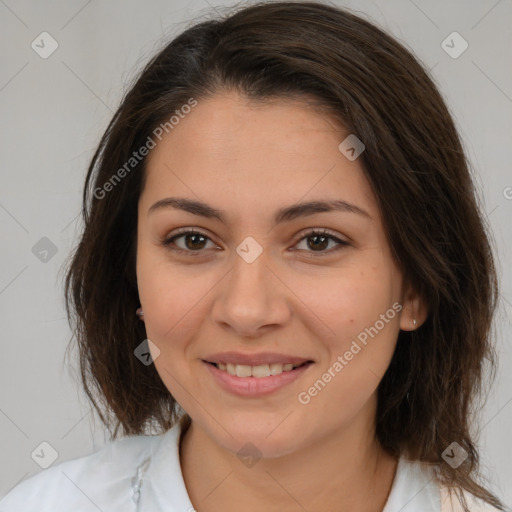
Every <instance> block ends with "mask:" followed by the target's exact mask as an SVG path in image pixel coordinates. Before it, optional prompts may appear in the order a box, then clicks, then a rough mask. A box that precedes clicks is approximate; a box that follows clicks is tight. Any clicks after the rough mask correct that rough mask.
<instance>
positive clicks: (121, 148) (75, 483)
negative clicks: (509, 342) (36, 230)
mask: <svg viewBox="0 0 512 512" xmlns="http://www.w3.org/2000/svg"><path fill="white" fill-rule="evenodd" d="M84 221H85V229H84V232H83V235H82V238H81V240H80V243H79V245H78V247H77V249H76V251H75V253H74V254H73V258H72V260H71V262H70V266H69V270H68V275H67V281H66V297H67V300H68V302H67V305H68V315H69V318H70V320H71V321H74V322H76V324H75V325H74V327H75V329H76V332H77V339H78V343H79V347H80V356H81V359H80V361H81V370H82V378H83V382H84V386H85V389H86V391H87V393H88V395H89V397H90V399H91V401H92V402H93V404H94V405H95V407H96V409H97V411H98V413H99V414H100V417H101V418H102V421H103V422H104V423H105V425H106V426H107V427H109V428H112V429H113V441H112V442H111V443H110V444H109V445H107V446H106V447H104V448H103V449H101V450H99V451H97V452H96V453H94V454H91V455H89V456H86V457H81V458H78V459H74V460H72V461H67V462H64V463H61V464H59V465H57V466H54V467H52V468H49V469H47V470H45V471H44V472H43V473H40V474H38V475H36V476H35V477H32V478H30V479H29V480H27V481H25V482H23V483H21V484H20V485H18V486H17V487H16V488H15V489H14V490H13V491H12V492H11V493H10V494H9V495H8V496H7V497H6V498H5V499H4V500H3V501H2V502H0V505H1V510H2V511H3V512H7V511H11V510H16V511H28V510H38V511H40V510H56V509H57V510H89V509H90V510H98V509H99V510H109V511H111V510H123V511H134V510H141V511H146V510H148V511H153V510H155V511H156V510H162V511H163V510H173V511H187V510H188V511H192V510H197V511H198V512H210V511H217V510H223V511H228V512H230V511H234V510H240V509H243V510H244V511H249V512H252V511H256V510H258V511H259V510H266V511H282V510H286V511H295V510H297V511H299V510H302V511H303V510H307V511H310V512H313V511H319V510H332V511H334V510H336V511H337V510H350V511H351V512H363V511H364V512H370V511H371V512H381V511H384V512H398V511H415V512H419V511H429V512H431V511H441V510H443V511H448V510H465V511H468V510H471V511H476V510H505V508H504V506H503V505H502V503H501V502H500V501H499V499H498V498H497V497H495V496H493V494H492V493H491V492H489V491H488V490H487V489H485V488H484V487H483V486H481V485H480V484H479V483H478V451H477V447H476V445H475V442H474V440H473V439H472V437H471V435H470V420H471V417H470V411H471V406H472V404H473V403H474V400H475V398H476V396H475V392H476V390H477V389H478V386H479V384H480V382H481V379H482V375H483V370H484V366H483V365H484V362H485V361H486V360H487V361H490V362H491V363H492V361H493V357H492V356H493V347H492V344H491V340H490V335H489V332H490V327H491V321H492V316H493V312H494V308H495V302H496V297H497V285H496V276H495V270H494V265H493V258H492V254H491V250H490V244H489V241H488V236H487V234H486V230H485V228H484V223H483V220H482V216H481V213H480V212H479V209H478V206H477V202H476V199H475V192H474V189H473V184H472V181H471V178H470V174H469V171H468V165H467V161H466V157H465V155H464V153H463V150H462V147H461V143H460V140H459V136H458V134H457V132H456V129H455V127H454V123H453V120H452V118H451V116H450V114H449V112H448V110H447V107H446V105H445V103H444V101H443V99H442V98H441V96H440V94H439V92H438V91H437V89H436V87H435V85H434V84H433V82H432V80H431V79H430V77H429V76H428V74H427V73H426V72H425V70H424V69H423V68H422V66H421V65H420V64H419V63H418V61H417V60H416V59H415V58H414V57H413V56H412V55H411V54H410V53H409V52H408V51H407V50H406V49H404V48H403V47H402V46H401V45H400V44H399V43H397V42H396V41H395V40H394V39H393V38H391V37H390V36H389V35H387V34H385V33H383V32H382V31H381V30H380V29H378V28H377V27H375V26H374V25H372V24H370V23H369V22H367V21H365V20H363V19H361V18H359V17H357V16H355V15H354V14H351V13H350V12H347V11H344V10H341V9H337V8H334V7H331V6H328V5H324V4H321V3H311V2H276V3H262V4H256V5H253V6H250V7H246V8H244V9H240V10H238V11H237V12H235V13H233V14H231V15H230V16H228V17H225V18H224V19H221V20H212V21H206V22H202V23H200V24H197V25H195V26H193V27H191V28H190V29H188V30H186V31H185V32H184V33H183V34H181V35H180V36H179V37H177V38H176V39H175V40H174V41H172V42H171V43H170V44H169V45H168V46H167V47H166V48H164V49H163V50H162V51H161V52H160V53H159V54H158V55H156V56H155V57H154V58H153V59H152V60H151V62H149V64H148V65H147V66H146V67H145V69H144V70H143V71H142V73H141V75H140V77H139V78H138V80H137V82H136V83H135V84H134V85H133V87H132V88H131V90H130V91H129V92H128V94H127V95H126V97H125V98H124V100H123V102H122V104H121V106H120V107H119V109H118V111H117V112H116V114H115V116H114V118H113V119H112V121H111V123H110V125H109V127H108V128H107V130H106V132H105V134H104V136H103V138H102V140H101V142H100V145H99V148H98V150H97V151H96V153H95V155H94V157H93V160H92V162H91V165H90V167H89V171H88V174H87V178H86V183H85V189H84ZM154 429H156V433H157V434H158V435H149V432H153V433H154ZM120 430H121V433H122V434H123V436H124V437H123V438H122V439H117V440H115V438H116V437H117V436H118V434H119V431H120Z"/></svg>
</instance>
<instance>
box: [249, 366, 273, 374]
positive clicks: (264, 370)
mask: <svg viewBox="0 0 512 512" xmlns="http://www.w3.org/2000/svg"><path fill="white" fill-rule="evenodd" d="M251 374H252V376H253V377H270V368H269V365H268V364H262V365H259V366H253V367H252V370H251Z"/></svg>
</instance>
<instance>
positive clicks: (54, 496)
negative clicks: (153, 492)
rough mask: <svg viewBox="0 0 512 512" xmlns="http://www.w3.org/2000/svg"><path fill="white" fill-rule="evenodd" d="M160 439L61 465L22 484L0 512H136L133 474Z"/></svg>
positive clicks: (119, 444) (131, 442)
mask: <svg viewBox="0 0 512 512" xmlns="http://www.w3.org/2000/svg"><path fill="white" fill-rule="evenodd" d="M161 439H162V435H159V436H146V435H140V436H130V437H125V438H122V439H118V440H116V441H112V442H110V443H109V444H107V445H106V446H104V447H103V448H101V449H100V450H98V451H96V452H94V453H91V454H90V455H86V456H84V457H78V458H75V459H72V460H68V461H65V462H61V463H60V464H57V465H55V466H51V467H49V468H48V469H45V470H43V471H41V472H39V473H37V474H36V475H34V476H32V477H30V478H28V479H27V480H24V481H22V482H21V483H19V484H18V485H16V487H14V488H13V489H12V490H11V491H10V492H9V493H8V494H7V495H6V496H5V497H4V498H3V499H1V500H0V510H1V512H36V511H37V512H50V511H52V512H53V511H55V510H73V511H76V512H86V511H87V512H88V511H94V512H97V511H98V510H108V511H109V512H110V511H112V512H114V511H118V510H119V511H121V510H122V511H123V512H129V511H131V510H135V501H134V500H133V498H132V495H133V484H134V482H135V480H136V477H137V471H138V468H139V467H140V466H143V465H144V463H145V461H147V460H149V458H150V457H151V455H152V454H153V452H154V451H155V450H156V449H157V448H158V445H159V443H160V442H161Z"/></svg>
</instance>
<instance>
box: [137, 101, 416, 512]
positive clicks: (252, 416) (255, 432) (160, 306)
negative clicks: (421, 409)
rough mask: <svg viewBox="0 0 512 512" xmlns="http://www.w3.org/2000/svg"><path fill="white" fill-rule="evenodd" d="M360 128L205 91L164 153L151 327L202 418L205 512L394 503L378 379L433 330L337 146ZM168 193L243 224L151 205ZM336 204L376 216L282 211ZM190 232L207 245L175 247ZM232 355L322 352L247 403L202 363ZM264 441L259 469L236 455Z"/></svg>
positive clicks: (148, 283)
mask: <svg viewBox="0 0 512 512" xmlns="http://www.w3.org/2000/svg"><path fill="white" fill-rule="evenodd" d="M347 135H348V132H347V131H346V130H345V129H344V128H343V127H341V126H340V125H338V124H337V123H336V122H335V121H334V120H333V119H331V118H329V117H328V116H326V115H321V114H320V113H318V111H315V110H313V109H312V108H311V107H310V106H309V105H307V104H306V103H305V102H304V101H299V100H286V101H285V100H282V99H279V100H274V101H272V102H267V103H265V104H261V103H259V104H256V103H254V102H250V101H248V100H247V99H245V98H244V97H241V96H239V95H238V94H237V93H235V92H222V93H218V94H217V95H215V96H213V97H210V98H208V99H201V100H199V101H198V105H197V106H196V107H195V108H194V109H193V110H192V112H190V113H189V114H187V116H186V117H185V118H184V119H183V120H181V121H180V123H179V124H178V125H176V126H175V127H174V129H173V130H172V131H170V132H169V133H168V134H166V135H165V136H164V137H163V138H162V140H161V142H159V143H158V144H157V146H156V148H155V149H153V150H152V151H151V152H150V154H149V156H148V161H147V173H148V175H147V183H146V186H145V188H144V190H143V192H142V194H141V197H140V200H139V210H138V211H139V220H138V233H137V244H138V245H137V280H138V287H139V296H140V300H141V305H142V308H143V310H144V321H145V324H146V332H147V336H148V338H149V339H150V340H151V341H152V342H153V343H154V344H155V345H156V346H157V347H158V349H159V350H160V354H159V356H158V357H156V359H155V362H154V364H155V366H156V369H157V371H158V373H159V375H160V377H161V378H162V380H163V382H164V383H165V385H166V387H167V389H168V390H169V392H170V393H171V394H172V395H173V396H174V397H175V398H176V400H177V401H178V402H179V403H180V404H181V406H182V407H183V408H184V409H185V410H186V411H187V412H188V414H189V415H190V417H191V418H192V425H191V427H190V429H189V431H188V432H187V433H186V435H185V436H184V438H183V440H182V446H181V456H180V460H181V467H182V472H183V476H184V480H185V484H186V487H187V490H188V492H189V495H190V497H191V501H192V503H193V505H194V507H195V509H196V510H197V511H198V512H209V511H218V510H223V511H226V512H230V511H235V510H236V511H239V510H241V509H242V510H244V511H247V512H252V511H261V510H267V511H276V512H277V511H282V510H287V511H292V512H293V511H303V510H304V509H306V510H308V511H310V512H315V511H320V510H351V511H352V512H362V511H365V512H368V511H375V512H377V511H381V510H382V509H383V507H384V505H385V502H386V499H387V497H388V494H389V492H390V489H391V486H392V482H393V478H394V475H395V471H396V464H397V461H396V460H394V459H393V458H392V457H390V456H389V455H388V454H386V453H385V452H384V451H383V450H382V449H381V447H380V446H379V445H378V443H377V442H376V440H375V415H376V406H377V399H376V390H377V386H378V384H379V382H380V380H381V378H382V376H383V375H384V373H385V371H386V369H387V367H388V365H389V363H390V360H391V357H392V355H393V351H394V348H395V344H396V339H397V335H398V332H399V330H400V329H403V330H411V329H414V328H416V327H414V325H413V318H415V319H416V321H417V326H419V325H421V323H422V322H423V321H424V319H425V316H426V311H425V308H424V305H423V304H422V303H421V301H420V300H419V298H418V296H417V295H416V294H415V292H414V290H412V289H410V287H409V286H407V284H406V283H404V282H403V279H402V276H401V273H400V270H399V269H398V268H397V267H396V265H395V263H394V260H393V259H392V257H391V252H390V248H389V245H388V242H387V239H386V233H385V231H384V228H383V225H382V221H381V216H380V212H379V209H378V206H377V202H376V199H375V197H374V195H373V192H372V190H371V188H370V185H369V183H368V181H367V179H366V178H365V176H364V173H363V168H362V166H361V163H360V162H361V159H356V160H355V161H349V160H348V159H347V158H346V157H345V156H344V155H343V154H342V153H341V152H340V151H339V150H338V145H339V144H340V142H341V141H342V140H344V139H345V137H346V136H347ZM169 196H178V197H185V198H189V199H193V200H201V201H203V202H206V203H208V204H210V205H212V206H213V207H216V208H219V209H222V210H224V211H225V213H226V217H227V224H226V225H224V224H223V223H221V222H220V221H219V220H216V219H208V218H205V217H201V216H198V215H194V214H192V213H189V212H185V211H182V210H178V209H172V208H166V209H159V210H156V211H154V212H153V213H151V214H148V210H149V208H150V207H151V205H153V204H154V203H155V202H156V201H158V200H160V199H163V198H165V197H169ZM326 199H343V200H345V201H349V202H350V203H352V204H355V205H357V206H358V207H359V208H362V209H364V210H365V211H366V212H367V213H368V214H369V217H366V216H364V215H358V214H355V213H351V212H341V211H334V212H322V213H316V214H314V215H310V216H307V217H302V218H298V219H295V220H293V221H290V222H284V223H282V224H279V225H277V226H274V225H273V221H272V219H273V216H274V213H275V212H276V211H277V210H278V209H279V208H282V207H285V206H289V205H291V204H295V203H299V202H303V201H311V200H326ZM182 227H183V228H194V229H197V230H199V231H201V232H202V233H203V234H204V235H205V236H206V237H208V238H207V239H202V238H200V239H199V240H198V239H193V238H192V239H191V238H190V237H188V239H187V237H184V236H182V237H181V238H179V239H176V240H175V241H174V243H175V246H174V247H175V248H182V249H183V250H185V251H187V250H188V251H189V252H188V253H184V254H180V253H178V252H176V251H173V250H172V249H171V247H172V246H169V247H165V246H163V245H162V241H163V240H164V239H166V238H169V237H170V236H172V235H173V234H174V233H175V232H176V230H177V229H178V228H182ZM314 228H325V229H327V230H329V231H330V232H332V235H334V236H335V237H336V238H338V239H340V240H343V241H346V242H347V243H348V244H349V245H346V246H339V244H338V243H337V242H336V241H334V240H332V239H329V238H328V239H327V241H328V245H326V246H324V247H323V248H320V249H318V248H316V246H315V245H314V243H313V242H314V240H311V237H309V238H304V236H305V235H306V234H307V233H308V231H310V230H311V229H314ZM247 236H251V237H253V238H254V239H255V240H256V241H257V242H258V244H259V245H260V246H261V248H262V249H263V252H262V253H261V254H260V255H259V256H258V258H257V259H256V260H255V261H254V262H252V263H248V262H246V261H245V260H244V259H243V258H241V257H240V256H239V255H238V253H237V252H236V248H237V246H239V244H240V243H241V242H242V241H243V240H244V239H245V238H246V237H247ZM327 241H326V244H327ZM187 242H188V243H187ZM308 242H309V243H308ZM336 247H340V250H333V249H334V248H336ZM196 248H198V249H196ZM292 249H295V250H292ZM193 252H195V253H196V254H192V255H190V254H191V253H193ZM197 253H199V255H197ZM395 303H399V304H401V305H402V306H403V309H402V311H401V312H400V313H397V314H396V316H395V317H394V318H393V319H391V320H389V321H388V322H387V323H385V326H384V328H382V329H381V330H380V331H379V332H378V334H377V335H376V336H374V337H373V338H369V341H368V343H367V345H366V346H364V348H363V349H362V350H361V351H360V352H359V353H358V354H357V355H355V356H354V358H353V359H352V360H351V361H350V362H349V363H348V364H347V365H346V366H345V367H344V368H343V370H342V371H341V372H339V373H338V374H337V375H336V377H334V378H333V379H332V380H331V382H329V383H328V384H327V385H326V386H325V387H324V388H323V389H322V390H321V392H319V393H318V394H317V395H316V396H315V397H313V398H311V400H310V402H309V403H307V404H305V405H304V404H301V403H299V401H298V399H297V397H298V394H299V393H300V392H302V391H307V390H308V388H309V387H310V386H312V385H313V384H314V383H315V381H316V380H317V379H319V378H321V376H322V374H323V373H324V372H325V371H326V370H327V369H328V368H329V367H330V366H332V364H333V362H334V361H336V359H337V357H338V356H340V355H343V354H344V353H345V352H346V351H347V350H348V349H349V348H350V346H351V343H352V341H353V340H355V339H356V338H357V336H358V334H359V333H361V332H362V331H364V329H365V328H367V327H370V326H373V325H374V324H375V322H376V320H378V319H379V315H381V314H385V313H386V311H388V310H389V309H390V308H392V305H393V304H395ZM228 350H235V351H241V352H244V353H259V352H264V351H265V352H267V351H270V352H281V353H285V354H293V355H296V356H300V357H304V358H307V359H311V360H313V361H315V363H314V364H313V365H312V366H311V367H310V368H309V369H308V370H307V371H306V372H305V373H304V374H302V375H301V376H300V377H299V378H298V379H297V380H295V381H294V382H293V383H291V384H289V385H288V386H286V387H284V388H282V389H280V390H278V391H276V392H274V393H273V394H271V395H269V396H266V397H260V398H253V397H250V398H247V397H245V398H242V397H238V396H234V395H232V394H230V393H228V392H227V391H224V390H222V389H221V388H220V387H219V386H218V384H217V383H216V381H215V380H214V379H213V378H212V376H211V375H210V373H209V372H208V371H207V368H206V367H205V364H204V363H203V362H202V359H206V358H207V356H208V355H211V354H213V353H215V352H220V351H228ZM248 442H250V443H252V444H253V445H254V446H256V447H257V449H258V450H259V452H260V453H261V459H259V460H258V462H257V463H256V464H255V465H253V466H252V467H248V466H247V465H245V464H243V463H242V462H241V460H240V459H239V458H238V457H237V455H236V454H237V451H238V450H240V449H241V448H242V446H244V445H245V444H246V443H248Z"/></svg>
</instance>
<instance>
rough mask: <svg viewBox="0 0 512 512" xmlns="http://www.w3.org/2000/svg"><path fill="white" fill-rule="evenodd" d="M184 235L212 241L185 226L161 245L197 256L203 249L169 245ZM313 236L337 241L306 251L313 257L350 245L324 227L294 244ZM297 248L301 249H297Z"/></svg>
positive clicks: (309, 232) (307, 234) (310, 232)
mask: <svg viewBox="0 0 512 512" xmlns="http://www.w3.org/2000/svg"><path fill="white" fill-rule="evenodd" d="M186 235H200V236H202V237H205V238H206V239H208V240H209V241H212V242H213V240H211V239H210V237H208V236H207V235H205V234H204V233H202V232H201V231H197V230H195V229H188V228H185V229H184V230H183V231H178V232H177V233H176V234H174V235H173V236H172V237H169V238H166V239H164V240H162V242H161V243H162V245H163V246H164V247H166V248H167V249H169V250H172V251H175V252H179V253H182V254H183V253H184V254H187V255H190V256H193V257H195V256H196V255H197V256H199V255H200V254H201V253H202V252H204V250H203V249H200V250H197V251H192V250H187V249H182V248H181V247H178V248H176V247H171V244H173V243H174V241H175V240H176V239H178V238H181V237H184V236H186ZM313 236H324V237H326V238H328V239H331V240H334V241H335V242H337V243H338V246H337V247H334V248H331V249H329V250H324V251H318V252H317V251H306V252H310V253H312V257H314V258H316V257H322V256H325V255H329V254H332V253H333V252H336V251H339V250H340V249H343V248H344V247H346V246H349V245H350V244H349V243H348V242H345V241H343V240H340V239H339V238H337V237H335V236H334V235H332V234H330V233H329V231H327V230H326V229H314V230H311V231H308V232H307V233H305V234H303V235H302V237H301V238H299V239H298V240H297V242H296V244H298V243H299V242H302V241H303V240H305V239H307V238H311V237H313ZM296 244H295V245H296ZM298 250H303V249H298Z"/></svg>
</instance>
